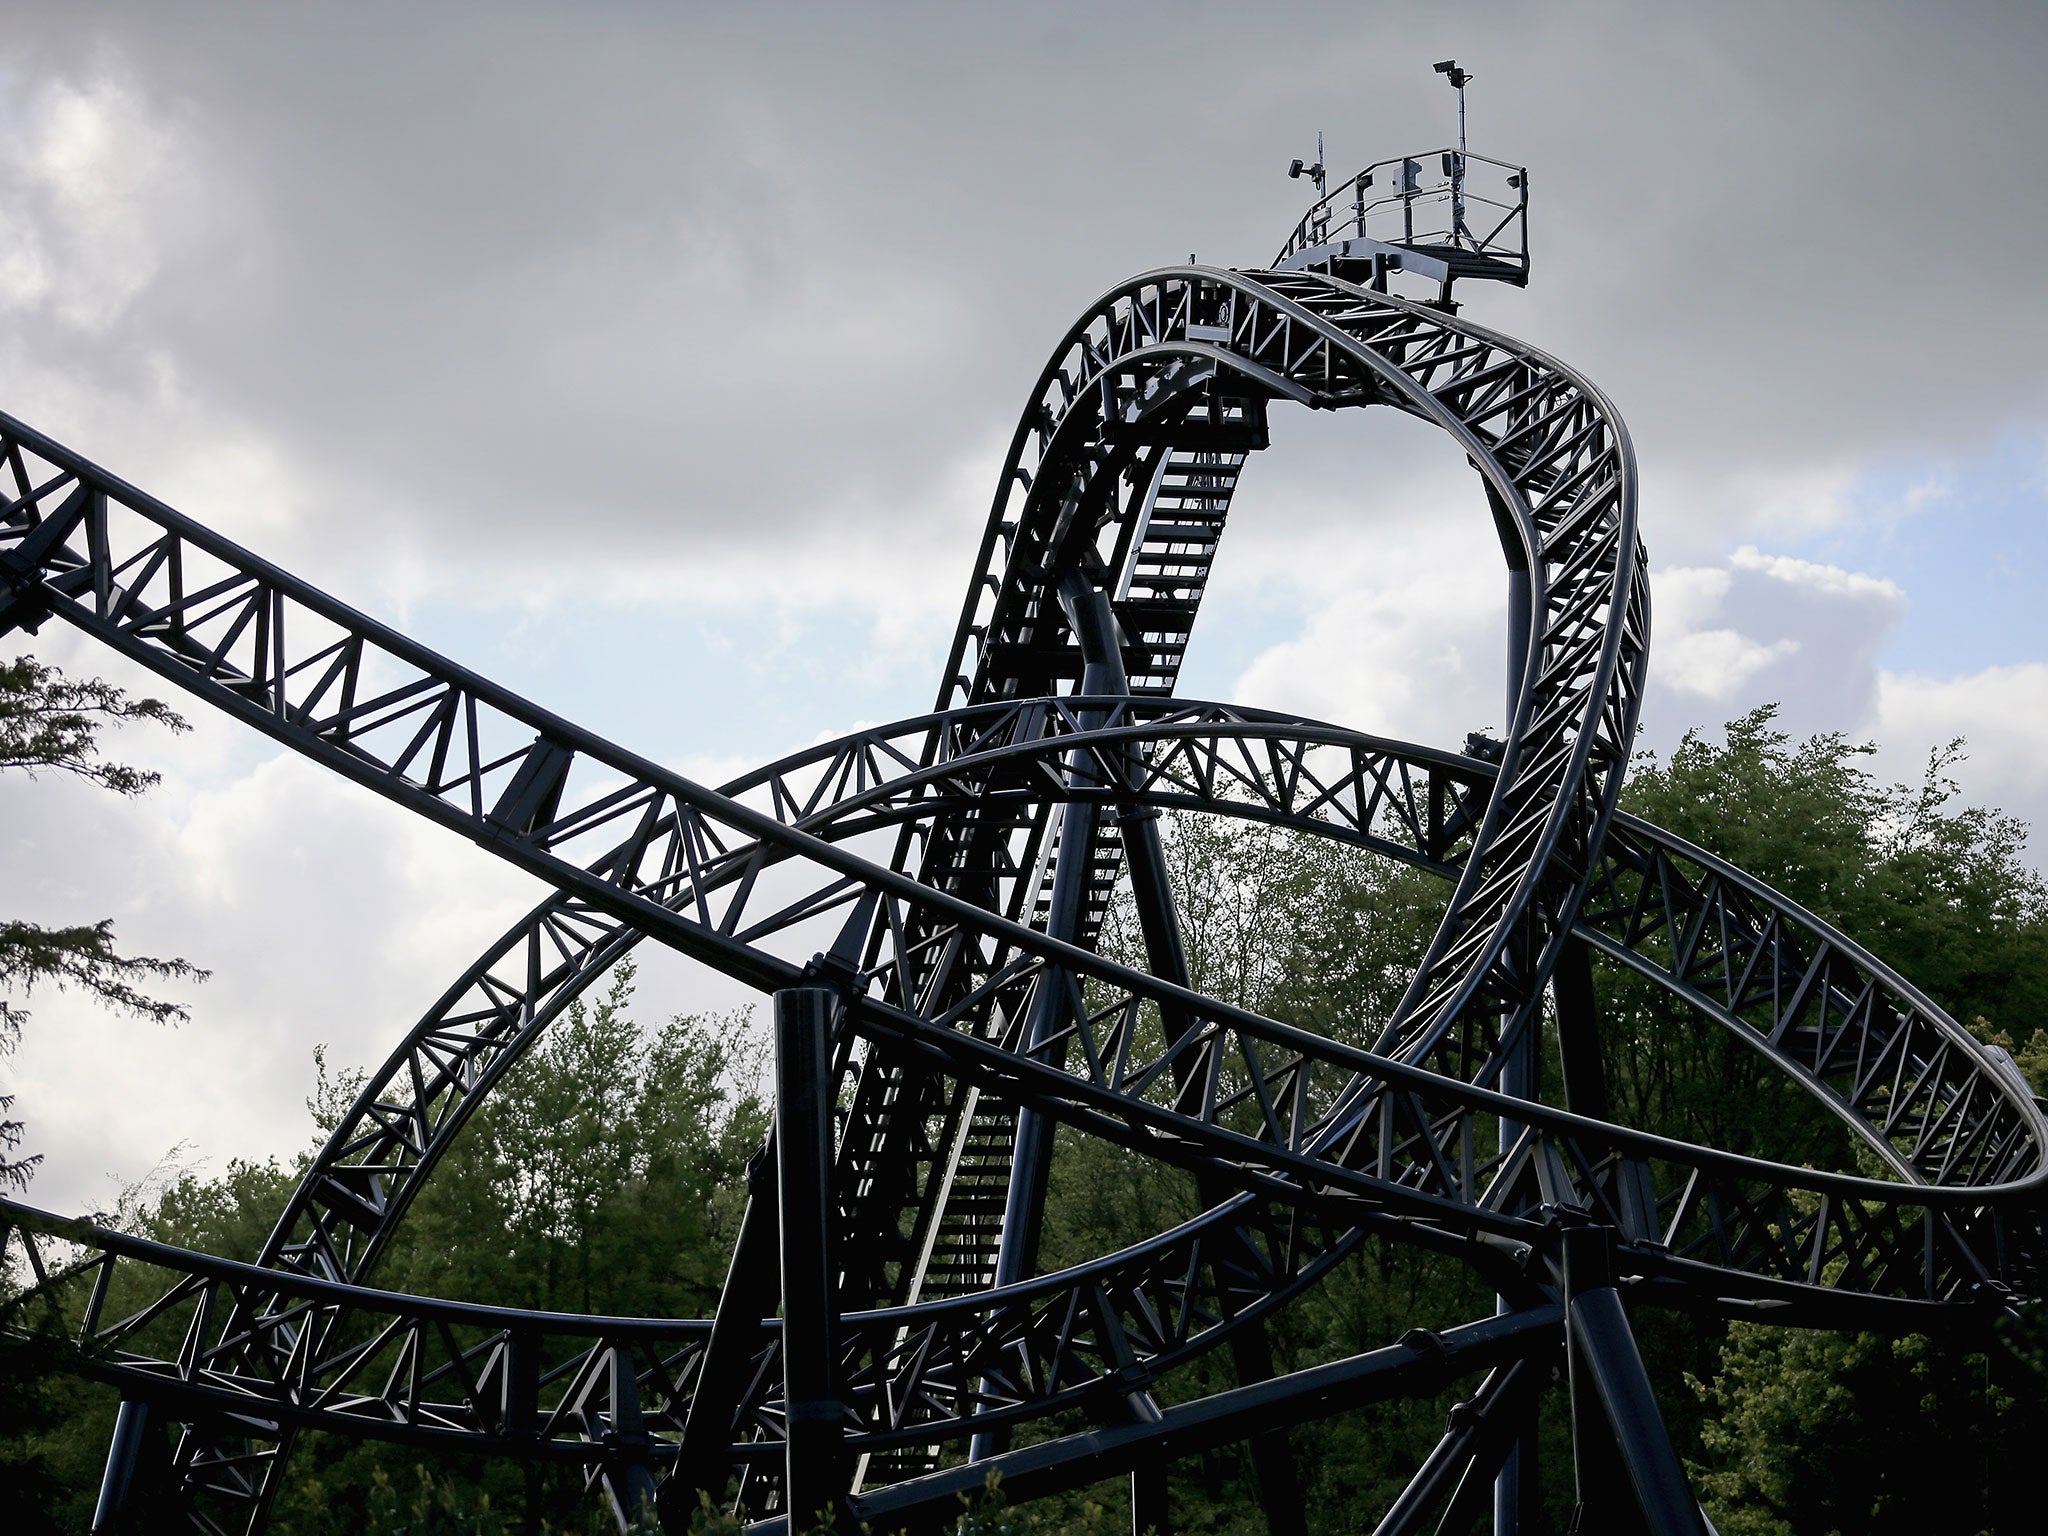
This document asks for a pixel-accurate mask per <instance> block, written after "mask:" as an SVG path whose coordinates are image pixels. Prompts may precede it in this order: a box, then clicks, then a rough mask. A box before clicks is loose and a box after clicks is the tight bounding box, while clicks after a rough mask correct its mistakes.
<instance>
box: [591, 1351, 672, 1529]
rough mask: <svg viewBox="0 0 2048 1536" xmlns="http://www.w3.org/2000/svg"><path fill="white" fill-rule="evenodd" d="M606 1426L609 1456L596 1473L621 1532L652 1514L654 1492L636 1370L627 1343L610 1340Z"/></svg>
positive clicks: (655, 1491) (655, 1501) (606, 1375)
mask: <svg viewBox="0 0 2048 1536" xmlns="http://www.w3.org/2000/svg"><path fill="white" fill-rule="evenodd" d="M605 1377H606V1380H605V1397H606V1405H605V1406H606V1409H607V1412H606V1424H605V1428H606V1430H607V1431H608V1433H609V1436H610V1444H611V1446H612V1448H613V1455H612V1456H611V1457H610V1458H609V1459H607V1460H606V1461H605V1463H604V1464H603V1466H602V1468H601V1469H600V1472H599V1475H600V1476H601V1477H602V1478H603V1479H604V1491H605V1494H606V1496H607V1497H608V1498H610V1500H611V1505H612V1513H613V1515H614V1516H615V1517H616V1518H617V1520H618V1522H619V1528H620V1529H621V1530H630V1529H632V1528H633V1527H634V1524H635V1522H636V1521H640V1520H644V1519H646V1518H647V1517H648V1516H649V1515H652V1514H654V1513H655V1511H656V1509H657V1507H658V1503H657V1498H658V1495H657V1490H656V1488H655V1484H654V1468H653V1467H652V1465H650V1463H649V1459H648V1455H647V1451H648V1445H649V1441H648V1435H647V1421H646V1418H645V1417H644V1416H643V1415H642V1414H641V1412H640V1373H639V1372H638V1371H637V1370H636V1369H635V1368H634V1364H633V1351H632V1347H631V1346H630V1345H626V1344H614V1345H612V1347H611V1348H610V1349H609V1350H607V1351H606V1359H605Z"/></svg>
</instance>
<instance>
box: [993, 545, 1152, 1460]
mask: <svg viewBox="0 0 2048 1536" xmlns="http://www.w3.org/2000/svg"><path fill="white" fill-rule="evenodd" d="M1058 597H1059V600H1060V603H1061V605H1062V606H1063V607H1064V608H1065V610H1066V613H1067V618H1068V622H1069V623H1070V624H1071V625H1072V626H1073V630H1074V634H1075V636H1076V638H1077V639H1078V640H1079V642H1080V647H1081V654H1082V658H1083V659H1082V670H1081V690H1080V691H1081V693H1082V694H1083V695H1084V696H1097V695H1111V694H1117V693H1121V692H1123V691H1124V686H1125V685H1124V682H1123V676H1124V671H1123V654H1122V651H1121V649H1120V646H1119V642H1118V637H1117V633H1116V621H1115V618H1114V617H1113V616H1112V615H1111V614H1110V611H1109V602H1108V599H1107V598H1106V597H1105V596H1104V595H1103V593H1102V591H1101V589H1100V588H1099V587H1097V586H1096V585H1095V584H1094V583H1093V582H1091V581H1090V580H1089V579H1088V578H1087V577H1086V576H1085V575H1083V574H1082V573H1081V572H1079V571H1066V572H1063V573H1062V574H1061V576H1060V577H1059V580H1058ZM1100 720H1101V716H1100V714H1099V713H1097V712H1093V711H1088V712H1083V713H1082V715H1081V716H1080V724H1081V725H1082V727H1083V728H1084V729H1087V728H1090V727H1092V726H1094V725H1097V724H1099V723H1100ZM1067 772H1068V775H1069V777H1070V779H1072V780H1074V781H1075V782H1086V781H1088V780H1089V779H1090V778H1091V777H1092V775H1093V773H1094V767H1093V764H1092V763H1091V762H1090V760H1089V758H1088V755H1087V754H1086V753H1082V752H1075V753H1072V754H1070V756H1069V758H1068V762H1067ZM1101 815H1102V809H1101V807H1100V806H1099V805H1095V804H1092V803H1090V802H1086V801H1069V802H1068V804H1067V807H1066V810H1065V812H1064V815H1063V818H1062V820H1061V822H1060V848H1059V855H1058V862H1057V863H1056V864H1055V865H1054V866H1053V879H1052V901H1051V906H1050V909H1049V910H1048V912H1047V914H1046V922H1045V931H1046V932H1047V933H1048V934H1050V935H1052V937H1054V938H1056V939H1067V940H1071V939H1073V938H1074V937H1075V935H1076V934H1077V933H1078V931H1079V928H1080V921H1081V913H1082V910H1083V906H1084V904H1085V902H1086V900H1087V895H1088V876H1089V866H1090V863H1091V862H1092V859H1093V855H1094V848H1095V830H1096V827H1097V825H1098V823H1099V821H1100V819H1101ZM1062 980H1063V977H1062V973H1061V972H1060V971H1059V970H1057V969H1056V968H1054V967H1051V966H1048V967H1047V968H1046V969H1045V971H1044V972H1043V973H1042V974H1041V975H1040V978H1039V983H1038V990H1037V992H1036V993H1035V994H1034V996H1033V999H1032V1004H1031V1015H1030V1018H1029V1019H1028V1020H1027V1021H1026V1023H1025V1029H1024V1047H1025V1049H1026V1050H1027V1051H1028V1052H1031V1053H1032V1054H1034V1055H1035V1054H1037V1052H1038V1050H1039V1047H1040V1045H1041V1043H1042V1042H1043V1041H1045V1040H1046V1039H1048V1038H1050V1037H1051V1036H1052V1034H1053V1033H1054V1031H1055V1028H1056V1026H1057V1023H1058V1018H1059V1011H1060V1010H1061V1009H1062V1008H1063V1007H1065V1004H1066V999H1065V997H1064V992H1063V986H1062ZM1052 1135H1053V1127H1052V1124H1051V1122H1049V1121H1048V1120H1047V1119H1046V1118H1045V1116H1044V1115H1042V1114H1040V1113H1039V1112H1038V1111H1037V1110H1035V1109H1033V1108H1031V1107H1030V1106H1029V1105H1020V1106H1019V1107H1018V1110H1017V1133H1016V1140H1015V1141H1014V1143H1013V1144H1012V1145H1013V1148H1014V1151H1013V1154H1012V1157H1011V1161H1010V1187H1009V1189H1008V1191H1007V1192H1006V1193H1005V1195H1004V1197H1003V1226H1002V1235H1001V1237H1000V1238H998V1239H997V1244H996V1274H995V1279H996V1284H997V1285H1009V1284H1012V1283H1014V1282H1016V1281H1018V1280H1023V1279H1025V1278H1027V1277H1028V1276H1029V1275H1030V1274H1031V1272H1032V1270H1033V1269H1034V1268H1035V1267H1036V1266H1037V1263H1038V1242H1039V1237H1040V1235H1041V1234H1042V1232H1043V1230H1044V1225H1045V1186H1046V1181H1047V1179H1048V1178H1049V1177H1050V1175H1051V1172H1052ZM1001 1446H1002V1438H1001V1436H1000V1434H997V1433H987V1432H984V1433H981V1434H977V1435H976V1436H975V1437H974V1438H973V1440H972V1441H970V1442H969V1445H968V1451H967V1454H968V1459H969V1460H971V1461H985V1460H987V1459H988V1458H989V1457H991V1456H993V1455H995V1454H996V1453H997V1452H998V1451H999V1450H1000V1449H1001Z"/></svg>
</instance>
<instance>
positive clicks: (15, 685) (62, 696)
mask: <svg viewBox="0 0 2048 1536" xmlns="http://www.w3.org/2000/svg"><path fill="white" fill-rule="evenodd" d="M130 720H150V721H154V722H156V723H157V724H159V725H163V726H166V727H168V728H169V729H171V730H174V731H182V730H184V729H185V722H184V721H183V720H181V719H180V718H179V717H178V716H177V715H176V714H174V713H172V711H171V710H170V709H169V708H168V707H166V706H165V705H164V704H162V703H160V702H158V701H157V700H155V699H131V698H129V697H128V696H127V695H126V694H124V693H123V692H122V691H121V690H120V689H118V688H116V687H114V686H113V685H112V684H110V683H104V682H101V681H99V680H98V679H96V678H95V679H88V680H87V681H84V682H73V681H71V680H70V679H68V678H66V677H65V676H64V674H63V673H62V672H59V671H58V670H57V669H56V668H55V667H46V666H44V665H42V664H41V663H40V662H38V661H37V660H36V659H35V658H34V657H32V656H17V657H16V658H15V659H14V660H13V661H11V662H5V663H0V770H4V769H9V768H16V769H20V770H21V771H23V772H25V773H27V774H28V775H29V776H30V777H31V778H33V777H34V776H35V775H36V774H38V773H40V772H43V771H45V770H48V771H54V772H58V773H68V774H71V775H73V776H75V777H78V778H82V779H85V780H87V781H88V782H90V783H93V784H97V785H99V786H100V787H101V788H102V789H108V790H112V791H113V792H114V793H115V794H118V795H137V794H140V793H142V791H143V790H145V789H148V788H149V787H150V786H151V785H153V784H154V783H156V781H157V776H156V775H155V774H153V773H145V772H143V771H141V770H140V769H136V768H130V767H127V766H126V765H124V764H121V763H109V762H105V761H103V760H101V758H100V756H99V736H100V732H101V731H102V730H104V729H105V728H106V727H107V726H109V725H121V724H125V723H126V722H128V721H130ZM205 977H206V972H204V971H201V970H199V969H197V968H195V967H194V966H192V965H189V964H187V963H186V962H185V961H183V960H157V959H153V958H151V957H149V956H147V955H123V954H121V953H120V952H119V951H118V950H117V949H116V948H115V947H114V929H113V924H112V923H111V922H98V923H85V924H75V925H72V926H69V927H63V928H45V927H42V926H41V925H39V924H36V923H31V922H28V921H26V920H23V919H20V918H0V1058H4V1057H5V1056H6V1055H7V1054H8V1053H9V1052H11V1051H12V1050H13V1049H14V1046H15V1044H16V1042H17V1041H19V1040H20V1038H21V1029H22V1026H23V1025H24V1024H26V1023H27V1022H28V1010H27V1009H25V1008H23V1007H22V1006H21V1005H20V1003H19V1002H18V1001H16V999H17V998H18V997H19V998H25V997H27V996H29V994H30V993H32V992H33V991H34V990H35V988H36V987H37V985H38V984H40V985H43V986H49V987H55V988H57V989H59V990H64V989H72V990H76V991H80V992H84V993H87V994H88V995H90V996H93V997H96V998H98V999H99V1000H100V1001H101V1002H102V1003H105V1004H106V1005H107V1006H109V1007H111V1008H114V1009H117V1010H119V1011H121V1012H124V1013H131V1014H134V1015H136V1016H138V1017H140V1018H144V1019H148V1020H151V1021H152V1022H154V1023H158V1024H168V1023H181V1022H183V1021H184V1019H185V1017H186V1013H185V1010H184V1009H183V1008H181V1007H179V1006H178V1005H176V1004H175V1003H166V1002H163V1001H160V1000H159V999H157V998H154V997H151V996H150V995H149V994H148V993H147V992H145V991H143V990H142V988H141V986H139V985H138V983H142V982H149V981H165V980H172V979H178V980H192V981H201V980H204V979H205ZM13 1107H14V1096H13V1095H12V1094H0V1117H4V1116H5V1115H6V1113H7V1111H9V1110H11V1109H12V1108H13ZM21 1138H22V1125H21V1122H20V1121H19V1120H12V1119H5V1118H0V1190H6V1189H10V1188H12V1189H17V1190H19V1189H25V1188H26V1187H27V1186H28V1181H29V1178H30V1175H31V1174H32V1173H33V1172H34V1170H35V1165H36V1164H37V1162H39V1161H40V1158H38V1157H22V1158H10V1157H9V1156H8V1155H7V1154H9V1153H11V1152H13V1151H14V1149H15V1148H17V1147H19V1146H20V1145H21Z"/></svg>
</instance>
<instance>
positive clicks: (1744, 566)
mask: <svg viewBox="0 0 2048 1536" xmlns="http://www.w3.org/2000/svg"><path fill="white" fill-rule="evenodd" d="M1728 563H1729V564H1730V565H1731V566H1733V567H1734V568H1735V569H1736V570H1738V571H1755V572H1756V573H1757V574H1759V575H1761V576H1768V577H1769V578H1770V579H1771V580H1773V581H1782V582H1784V583H1786V584H1787V585H1788V586H1794V587H1807V588H1811V589H1812V590H1813V591H1816V592H1825V593H1827V594H1829V595H1830V596H1834V597H1855V598H1876V599H1879V600H1881V601H1884V602H1888V603H1897V602H1902V601H1904V599H1905V596H1906V594H1905V591H1904V590H1903V589H1902V588H1901V587H1900V586H1899V584H1898V583H1897V582H1895V581H1892V580H1891V579H1890V578H1888V577H1884V576H1866V575H1863V574H1862V573H1861V572H1858V571H1845V570H1843V569H1842V568H1841V567H1840V566H1838V565H1820V564H1817V563H1815V562H1814V561H1812V560H1800V559H1796V558H1794V557H1793V556H1791V555H1767V554H1765V553H1763V552H1762V551H1761V550H1759V549H1758V548H1757V547H1756V546H1755V545H1754V544H1745V545H1743V546H1742V547H1741V548H1740V549H1738V550H1736V551H1735V553H1734V554H1732V555H1730V556H1729V557H1728Z"/></svg>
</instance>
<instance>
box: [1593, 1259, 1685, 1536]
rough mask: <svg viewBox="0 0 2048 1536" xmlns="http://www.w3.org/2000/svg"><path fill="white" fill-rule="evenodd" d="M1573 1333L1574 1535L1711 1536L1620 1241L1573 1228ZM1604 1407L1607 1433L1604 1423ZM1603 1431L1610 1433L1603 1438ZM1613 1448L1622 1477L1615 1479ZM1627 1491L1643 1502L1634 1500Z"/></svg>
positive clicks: (1604, 1434)
mask: <svg viewBox="0 0 2048 1536" xmlns="http://www.w3.org/2000/svg"><path fill="white" fill-rule="evenodd" d="M1560 1245H1561V1248H1562V1260H1563V1270H1564V1293H1565V1332H1566V1335H1567V1337H1568V1339H1569V1341H1570V1352H1571V1391H1572V1429H1573V1443H1574V1448H1575V1450H1576V1452H1577V1454H1578V1456H1579V1458H1580V1459H1579V1462H1578V1473H1579V1508H1578V1515H1577V1518H1576V1520H1575V1522H1574V1524H1573V1527H1572V1528H1573V1530H1574V1531H1579V1532H1586V1533H1592V1532H1599V1533H1601V1536H1606V1533H1609V1532H1616V1533H1624V1532H1628V1531H1631V1530H1638V1531H1643V1532H1646V1533H1647V1536H1703V1527H1702V1524H1701V1518H1700V1508H1699V1503H1698V1501H1697V1500H1696V1499H1694V1497H1693V1494H1692V1488H1691V1487H1690V1485H1689V1484H1688V1483H1687V1482H1686V1479H1685V1468H1684V1467H1683V1466H1682V1465H1681V1464H1680V1462H1679V1459H1678V1452H1677V1450H1676V1449H1674V1448H1673V1446H1672V1444H1671V1436H1670V1434H1669V1432H1668V1431H1666V1429H1665V1428H1664V1415H1663V1412H1662V1411H1661V1410H1660V1409H1659V1408H1658V1407H1657V1398H1656V1394H1655V1393H1654V1392H1653V1391H1651V1389H1650V1378H1649V1375H1648V1373H1647V1372H1646V1371H1645V1370H1644V1369H1643V1357H1642V1353H1641V1351H1639V1350H1638V1349H1637V1348H1636V1339H1635V1334H1634V1332H1633V1331H1632V1330H1631V1329H1630V1327H1629V1321H1628V1313H1627V1311H1626V1310H1625V1309H1624V1308H1623V1306H1622V1302H1621V1293H1620V1292H1619V1291H1618V1290H1616V1289H1615V1284H1614V1231H1613V1229H1612V1228H1609V1227H1597V1226H1590V1225H1585V1226H1568V1227H1566V1228H1564V1229H1563V1231H1562V1232H1561V1233H1560ZM1594 1405H1597V1407H1598V1411H1599V1415H1600V1416H1601V1417H1604V1419H1605V1423H1604V1425H1602V1424H1599V1423H1597V1422H1596V1420H1595V1416H1594V1412H1593V1406H1594ZM1603 1431H1604V1432H1603ZM1607 1445H1612V1446H1613V1448H1614V1452H1615V1455H1616V1458H1617V1459H1618V1461H1619V1464H1620V1470H1621V1471H1622V1473H1623V1474H1624V1476H1623V1477H1621V1478H1617V1477H1615V1476H1614V1475H1613V1472H1614V1469H1613V1466H1612V1464H1611V1463H1610V1462H1609V1461H1608V1460H1607V1458H1606V1453H1605V1447H1606V1446H1607ZM1624 1490H1629V1491H1632V1492H1633V1493H1634V1498H1633V1500H1630V1499H1629V1498H1627V1497H1625V1496H1624Z"/></svg>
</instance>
